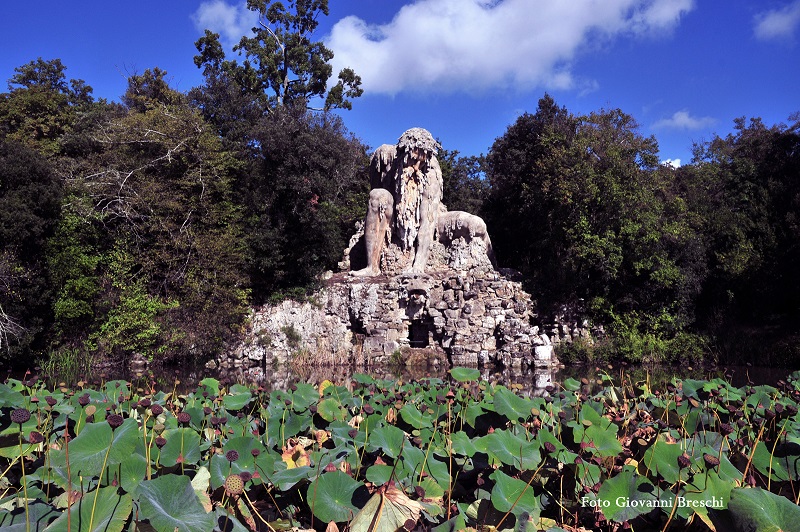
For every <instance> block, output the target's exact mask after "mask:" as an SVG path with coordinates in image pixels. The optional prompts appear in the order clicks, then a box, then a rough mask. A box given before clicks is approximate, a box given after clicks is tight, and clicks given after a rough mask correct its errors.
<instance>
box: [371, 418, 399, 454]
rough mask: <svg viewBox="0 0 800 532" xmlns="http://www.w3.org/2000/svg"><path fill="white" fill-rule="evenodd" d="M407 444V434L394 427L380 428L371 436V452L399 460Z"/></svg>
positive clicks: (385, 426)
mask: <svg viewBox="0 0 800 532" xmlns="http://www.w3.org/2000/svg"><path fill="white" fill-rule="evenodd" d="M405 442H406V435H405V433H404V432H403V431H402V430H400V429H398V428H397V427H395V426H393V425H384V426H383V427H378V428H377V429H375V430H374V431H372V434H370V436H369V449H370V451H373V452H374V451H380V452H383V453H384V454H385V455H386V456H390V457H392V458H397V457H398V456H400V451H401V450H402V449H403V445H404V444H405Z"/></svg>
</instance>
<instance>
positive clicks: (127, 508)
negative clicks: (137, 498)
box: [45, 456, 133, 532]
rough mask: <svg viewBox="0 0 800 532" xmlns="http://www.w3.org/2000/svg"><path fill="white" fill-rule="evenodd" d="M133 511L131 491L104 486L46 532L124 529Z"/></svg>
mask: <svg viewBox="0 0 800 532" xmlns="http://www.w3.org/2000/svg"><path fill="white" fill-rule="evenodd" d="M70 458H72V457H71V456H70ZM131 510H133V500H132V499H131V496H130V495H129V494H128V493H123V494H122V495H120V494H119V493H118V492H117V488H115V487H113V486H108V487H105V488H100V489H99V490H94V491H90V492H89V493H87V494H85V495H84V496H83V497H81V498H80V500H78V501H77V502H75V503H73V505H72V507H71V508H70V509H69V517H68V516H67V512H64V513H63V514H62V515H61V517H59V518H58V519H56V520H55V521H53V523H52V524H50V526H48V527H47V528H46V529H45V532H62V531H63V532H67V531H71V532H121V531H122V529H123V528H124V527H125V522H126V521H127V520H128V517H129V516H130V515H131ZM68 523H69V524H70V525H71V526H70V527H68V526H67V525H68ZM78 524H79V526H76V525H78Z"/></svg>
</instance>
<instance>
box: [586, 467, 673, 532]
mask: <svg viewBox="0 0 800 532" xmlns="http://www.w3.org/2000/svg"><path fill="white" fill-rule="evenodd" d="M654 492H655V488H654V486H653V485H652V484H651V483H650V481H649V480H647V478H645V477H643V476H640V475H637V474H636V473H635V472H634V470H633V469H632V468H626V469H623V470H622V472H620V473H619V474H618V475H617V476H615V477H612V478H609V479H607V480H606V481H605V482H603V484H602V485H601V486H600V491H599V492H598V493H597V500H598V502H599V505H600V509H601V511H602V512H603V515H605V516H606V519H609V520H611V521H615V522H617V523H622V522H623V521H630V520H631V519H633V518H634V517H637V516H639V515H642V514H646V513H648V512H650V511H651V510H652V509H653V507H655V506H657V505H658V503H659V501H658V500H657V497H656V496H655V494H654Z"/></svg>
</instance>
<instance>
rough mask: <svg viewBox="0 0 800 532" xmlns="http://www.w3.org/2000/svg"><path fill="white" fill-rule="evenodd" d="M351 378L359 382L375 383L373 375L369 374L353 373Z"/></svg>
mask: <svg viewBox="0 0 800 532" xmlns="http://www.w3.org/2000/svg"><path fill="white" fill-rule="evenodd" d="M352 379H353V380H354V381H356V382H357V383H359V384H373V383H375V377H372V376H371V375H367V374H365V373H353V377H352Z"/></svg>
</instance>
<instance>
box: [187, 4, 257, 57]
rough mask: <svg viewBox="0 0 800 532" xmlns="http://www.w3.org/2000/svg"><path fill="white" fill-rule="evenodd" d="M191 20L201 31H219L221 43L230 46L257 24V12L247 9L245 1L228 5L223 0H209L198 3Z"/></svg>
mask: <svg viewBox="0 0 800 532" xmlns="http://www.w3.org/2000/svg"><path fill="white" fill-rule="evenodd" d="M192 22H194V26H195V28H197V30H198V31H200V32H201V33H202V32H203V31H205V30H206V29H209V30H211V31H213V32H215V33H219V35H220V39H221V41H222V44H223V45H224V46H226V47H227V48H231V47H233V45H234V44H238V43H239V41H240V40H241V38H242V36H243V35H246V34H247V35H249V34H250V32H251V30H252V29H253V27H254V26H256V25H257V24H258V13H256V12H255V11H250V10H249V9H247V4H246V3H245V2H240V3H238V4H235V5H229V4H228V3H227V2H225V1H224V0H209V1H205V2H203V3H201V4H200V7H198V8H197V11H195V12H194V14H193V15H192Z"/></svg>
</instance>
